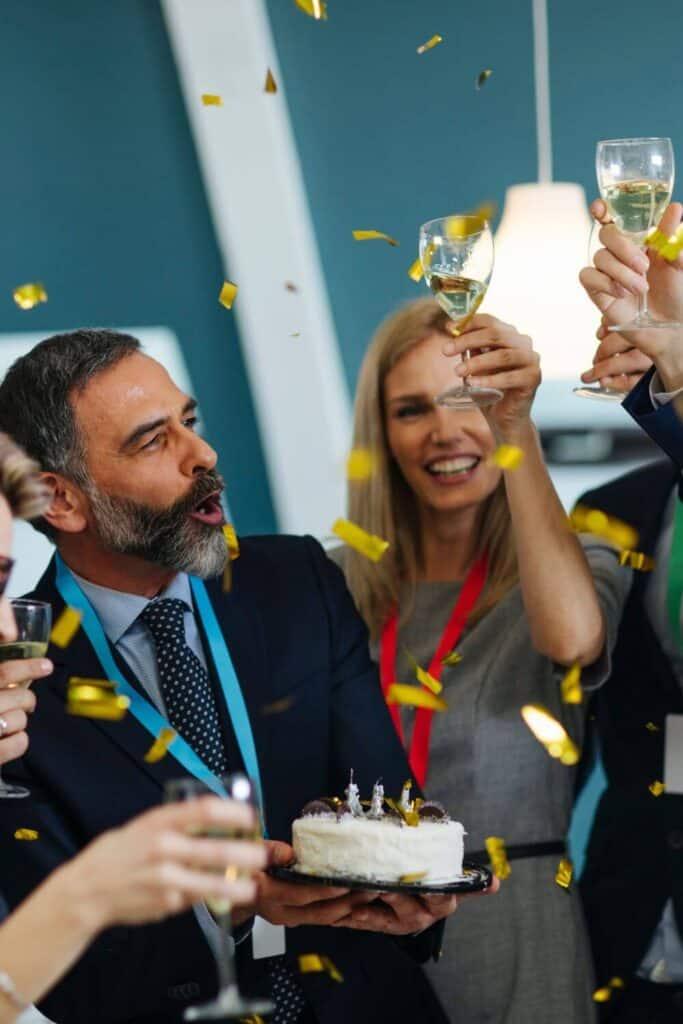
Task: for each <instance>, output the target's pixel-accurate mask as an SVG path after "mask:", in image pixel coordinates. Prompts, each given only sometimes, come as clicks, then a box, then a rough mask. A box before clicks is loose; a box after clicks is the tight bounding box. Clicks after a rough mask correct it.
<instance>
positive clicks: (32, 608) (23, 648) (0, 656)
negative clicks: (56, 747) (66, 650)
mask: <svg viewBox="0 0 683 1024" xmlns="http://www.w3.org/2000/svg"><path fill="white" fill-rule="evenodd" d="M10 603H11V605H12V612H13V613H14V621H15V622H16V626H17V636H16V639H15V640H10V641H8V642H7V643H0V661H24V660H26V659H28V658H44V657H45V655H46V654H47V648H48V644H49V643H50V630H51V628H52V608H51V606H50V605H49V604H46V603H45V601H28V600H25V599H24V598H16V599H15V600H13V601H11V602H10ZM22 686H30V683H22ZM26 796H29V790H28V789H26V787H25V786H12V785H10V784H9V783H8V782H3V781H2V777H1V776H0V799H1V800H8V799H15V800H16V799H17V798H21V797H26Z"/></svg>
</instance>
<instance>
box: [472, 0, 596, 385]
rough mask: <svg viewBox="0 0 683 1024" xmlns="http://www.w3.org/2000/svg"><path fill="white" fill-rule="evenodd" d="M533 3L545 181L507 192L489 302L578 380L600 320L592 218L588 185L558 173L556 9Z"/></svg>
mask: <svg viewBox="0 0 683 1024" xmlns="http://www.w3.org/2000/svg"><path fill="white" fill-rule="evenodd" d="M532 3H533V24H534V72H535V74H534V79H535V91H536V132H537V140H538V181H537V182H533V183H529V184H522V185H512V186H511V187H510V188H508V190H507V192H506V196H505V206H504V209H503V216H502V218H501V221H500V226H499V228H498V231H497V232H496V239H495V240H496V264H495V269H494V273H493V279H492V282H491V286H490V288H489V291H488V294H487V296H486V309H487V310H488V311H490V312H491V313H492V314H494V315H496V316H499V317H501V319H503V320H506V321H509V322H510V323H513V324H514V325H515V326H516V327H517V328H518V329H519V330H520V331H522V332H523V333H525V334H530V335H531V337H532V339H533V341H534V346H535V348H536V349H537V351H538V352H540V354H541V368H542V370H543V376H544V378H545V379H546V380H552V379H567V380H572V381H577V380H578V376H579V373H580V372H581V370H584V369H586V368H587V367H588V366H589V365H590V363H591V360H592V357H593V352H594V350H595V347H596V344H597V342H596V339H595V331H596V329H597V326H598V323H599V315H598V313H597V311H596V310H595V308H594V307H593V305H592V304H591V303H590V301H589V300H588V298H587V297H586V295H585V293H584V291H583V289H582V287H581V285H580V284H579V281H578V273H579V270H580V269H581V267H583V266H585V265H586V263H587V260H588V240H589V237H590V230H591V218H590V214H589V212H588V206H587V203H586V197H585V193H584V191H583V188H582V187H581V186H580V185H577V184H574V183H571V182H554V181H553V180H552V136H551V126H550V78H549V68H548V14H547V8H546V0H532Z"/></svg>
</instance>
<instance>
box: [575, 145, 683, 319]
mask: <svg viewBox="0 0 683 1024" xmlns="http://www.w3.org/2000/svg"><path fill="white" fill-rule="evenodd" d="M595 169H596V174H597V178H598V186H599V188H600V195H601V196H602V198H603V199H604V201H605V203H606V205H607V208H608V210H609V212H610V214H611V215H612V219H613V220H614V223H615V224H616V226H617V227H618V228H619V230H620V231H621V232H623V234H625V235H627V236H628V237H629V238H631V239H632V240H633V241H634V242H636V244H637V245H641V246H644V245H645V239H646V237H647V234H648V232H649V231H650V230H651V229H652V228H653V227H655V225H657V224H659V222H660V220H661V218H662V215H663V213H664V211H665V210H666V207H667V206H668V204H669V201H670V200H671V193H672V191H673V186H674V153H673V147H672V145H671V139H606V140H604V141H602V142H598V148H597V152H596V157H595ZM680 326H681V325H680V324H678V323H672V322H671V321H664V320H655V319H653V317H651V316H650V314H649V312H648V308H647V295H641V296H640V298H639V308H638V314H637V316H636V317H635V319H634V320H632V321H631V322H630V323H627V324H614V325H612V326H611V327H610V328H609V330H610V331H618V332H619V333H623V332H624V331H635V330H639V329H642V328H648V329H649V328H653V327H654V328H659V327H666V328H671V327H680Z"/></svg>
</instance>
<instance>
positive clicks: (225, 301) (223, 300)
mask: <svg viewBox="0 0 683 1024" xmlns="http://www.w3.org/2000/svg"><path fill="white" fill-rule="evenodd" d="M236 295H237V285H236V284H233V283H232V281H224V282H223V287H222V288H221V291H220V295H219V296H218V301H219V302H220V304H221V306H225V308H226V309H232V304H233V302H234V301H235V297H236Z"/></svg>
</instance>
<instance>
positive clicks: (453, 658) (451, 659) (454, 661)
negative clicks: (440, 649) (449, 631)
mask: <svg viewBox="0 0 683 1024" xmlns="http://www.w3.org/2000/svg"><path fill="white" fill-rule="evenodd" d="M461 661H462V654H459V653H458V651H451V653H450V654H447V655H446V657H445V658H444V659H443V661H442V662H441V664H442V665H446V666H448V667H451V666H453V665H459V664H460V662H461Z"/></svg>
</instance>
